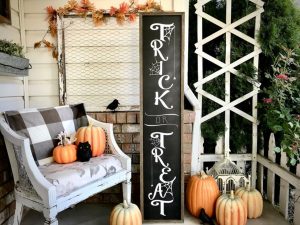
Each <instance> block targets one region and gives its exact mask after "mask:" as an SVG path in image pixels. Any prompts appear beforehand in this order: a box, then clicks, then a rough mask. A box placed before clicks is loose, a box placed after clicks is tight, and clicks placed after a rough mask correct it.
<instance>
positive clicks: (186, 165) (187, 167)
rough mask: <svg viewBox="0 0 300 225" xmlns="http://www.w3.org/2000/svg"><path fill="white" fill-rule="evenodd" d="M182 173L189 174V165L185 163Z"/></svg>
mask: <svg viewBox="0 0 300 225" xmlns="http://www.w3.org/2000/svg"><path fill="white" fill-rule="evenodd" d="M183 168H184V173H191V163H185V164H184V165H183Z"/></svg>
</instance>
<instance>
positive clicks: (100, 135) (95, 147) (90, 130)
mask: <svg viewBox="0 0 300 225" xmlns="http://www.w3.org/2000/svg"><path fill="white" fill-rule="evenodd" d="M76 138H77V139H76V145H78V144H79V142H87V141H88V142H89V144H90V145H91V150H92V156H93V157H95V156H99V155H102V154H103V152H104V150H105V146H106V136H105V131H104V130H103V129H102V128H101V127H94V126H93V125H89V126H88V127H80V128H79V129H78V130H77V132H76Z"/></svg>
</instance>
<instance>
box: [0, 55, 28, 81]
mask: <svg viewBox="0 0 300 225" xmlns="http://www.w3.org/2000/svg"><path fill="white" fill-rule="evenodd" d="M29 66H30V64H29V59H26V58H21V57H17V56H11V55H8V54H5V53H3V52H0V75H4V76H28V69H29Z"/></svg>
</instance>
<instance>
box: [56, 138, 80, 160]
mask: <svg viewBox="0 0 300 225" xmlns="http://www.w3.org/2000/svg"><path fill="white" fill-rule="evenodd" d="M69 138H70V139H69ZM57 139H58V140H59V142H58V145H57V146H56V147H55V148H54V150H53V160H54V161H55V162H57V163H71V162H74V161H76V159H77V146H76V145H73V144H72V143H73V142H74V135H73V134H72V135H71V136H70V137H69V136H68V135H67V133H66V132H60V133H59V134H58V135H57Z"/></svg>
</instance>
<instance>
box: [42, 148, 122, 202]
mask: <svg viewBox="0 0 300 225" xmlns="http://www.w3.org/2000/svg"><path fill="white" fill-rule="evenodd" d="M39 169H40V171H41V173H42V174H43V175H44V177H45V178H46V179H47V180H48V181H49V182H50V183H52V184H53V185H55V186H56V192H57V196H63V195H68V194H69V193H70V192H72V191H74V190H76V189H79V188H81V187H83V186H84V185H86V184H89V183H91V182H93V181H96V180H98V179H101V178H103V177H108V176H110V175H112V174H114V173H116V172H118V171H120V170H122V166H121V162H120V161H119V159H118V158H117V157H115V156H113V155H110V154H104V155H102V156H99V157H94V158H91V159H90V161H88V162H79V161H76V162H73V163H70V164H57V163H55V162H52V163H48V164H45V165H42V166H39Z"/></svg>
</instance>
